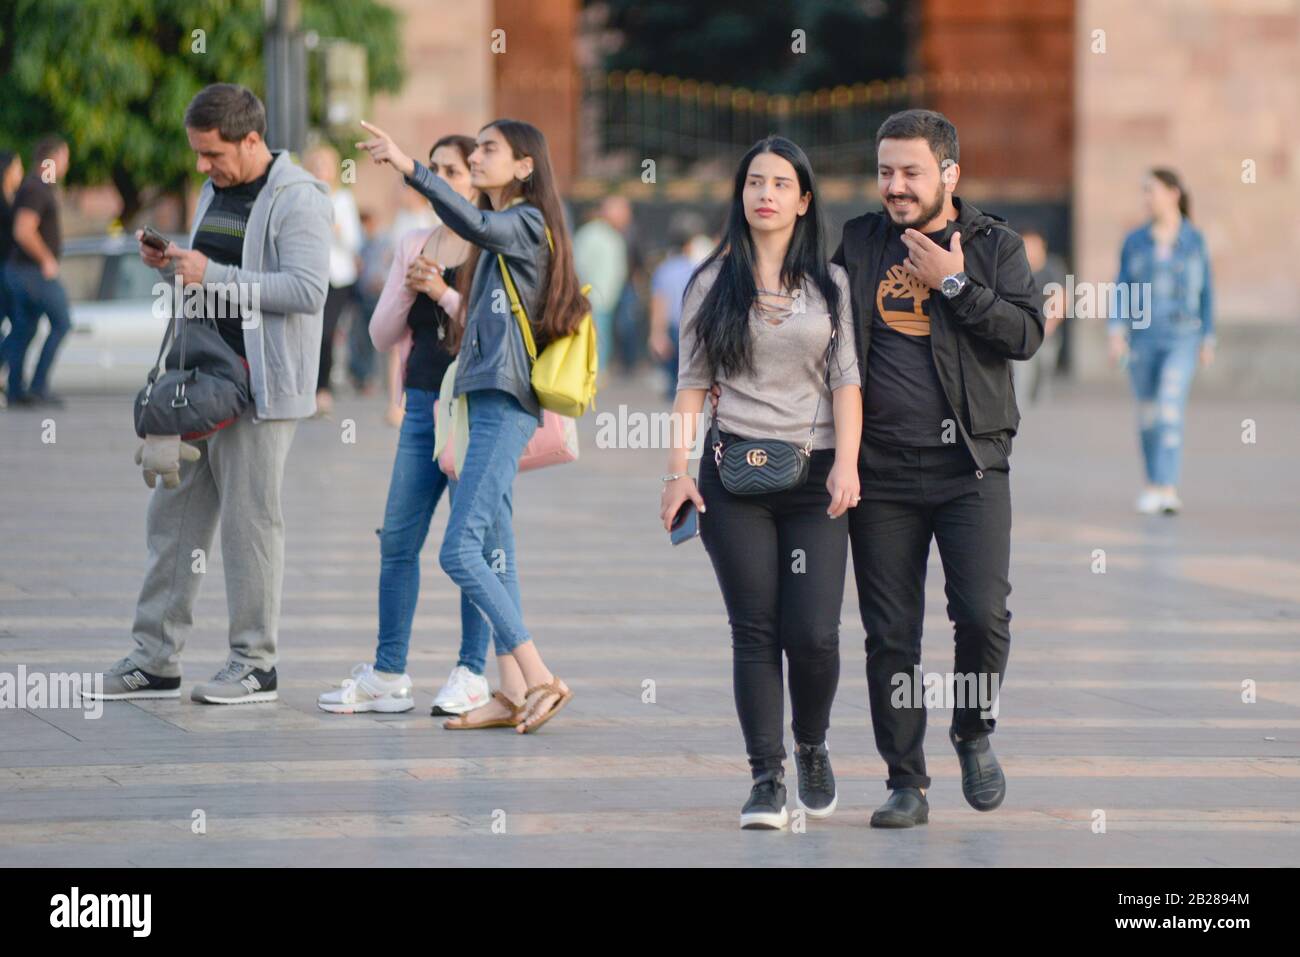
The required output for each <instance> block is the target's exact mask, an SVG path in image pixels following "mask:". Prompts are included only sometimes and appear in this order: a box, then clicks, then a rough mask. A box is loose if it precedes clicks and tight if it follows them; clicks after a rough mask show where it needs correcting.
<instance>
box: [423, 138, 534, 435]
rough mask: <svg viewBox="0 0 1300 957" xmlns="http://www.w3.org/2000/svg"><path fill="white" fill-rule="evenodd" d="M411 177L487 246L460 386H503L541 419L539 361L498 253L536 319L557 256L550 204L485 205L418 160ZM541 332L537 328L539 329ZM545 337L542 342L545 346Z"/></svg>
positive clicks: (471, 306)
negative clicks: (536, 387) (546, 209)
mask: <svg viewBox="0 0 1300 957" xmlns="http://www.w3.org/2000/svg"><path fill="white" fill-rule="evenodd" d="M406 182H407V183H408V184H410V185H411V186H412V187H414V188H415V189H416V190H417V191H418V192H419V193H420V194H421V195H423V196H424V197H425V198H427V199H428V200H429V202H430V203H432V204H433V210H434V212H436V213H437V214H438V217H439V218H440V219H441V220H442V221H443V223H445V224H446V226H447V228H448V229H450V230H451V231H452V232H454V233H456V234H457V235H458V236H461V237H463V238H464V239H466V240H468V241H469V242H471V243H473V244H474V245H476V246H478V247H480V248H481V249H482V253H481V254H480V255H479V260H478V266H477V268H476V269H475V270H474V278H473V281H472V283H471V285H470V292H469V303H468V306H467V308H466V310H465V336H464V338H463V339H462V340H461V347H460V353H459V355H458V356H457V363H456V387H455V389H454V392H455V394H456V395H457V396H460V395H464V394H465V393H467V392H476V391H480V390H483V389H499V390H501V391H502V392H508V393H510V394H511V395H513V396H514V397H515V398H516V399H518V400H519V404H520V405H522V406H523V407H524V409H525V410H526V411H528V412H530V413H532V414H533V415H535V416H537V418H538V419H539V420H540V419H541V417H542V407H541V405H540V403H538V401H537V393H536V392H534V391H533V384H532V361H531V360H530V359H529V358H528V350H527V348H526V347H525V346H524V337H523V333H521V332H520V331H519V325H518V320H516V319H515V316H514V313H512V312H511V311H510V301H509V299H508V298H507V296H506V290H505V283H504V281H503V280H502V278H501V270H500V268H499V266H498V265H497V253H501V254H502V255H503V256H504V257H505V260H506V265H507V266H508V267H509V269H510V277H511V279H512V280H513V281H514V284H515V288H516V289H517V290H518V292H519V298H520V300H521V301H522V302H523V305H524V310H525V311H526V312H527V314H528V317H529V320H530V321H532V322H536V321H537V320H536V317H537V316H539V315H540V313H541V305H542V293H543V292H544V284H545V282H546V276H547V270H548V269H549V267H550V261H551V250H550V247H549V246H548V245H547V241H546V222H545V220H544V219H543V218H542V211H541V210H540V209H538V208H537V207H536V206H533V205H532V204H531V203H519V204H517V205H514V206H511V207H510V208H508V209H502V210H485V209H479V207H477V206H475V205H474V204H473V203H471V202H470V201H469V200H467V199H465V198H464V197H463V196H461V195H460V194H459V193H457V192H456V191H455V190H454V189H452V188H451V187H450V186H448V185H447V183H446V182H445V181H444V180H443V179H442V178H441V177H439V176H437V175H436V174H435V173H433V172H432V171H431V170H429V169H428V167H426V166H425V165H424V164H423V163H420V162H419V161H418V160H417V161H416V163H415V170H414V171H413V172H412V173H411V175H410V176H408V177H406ZM533 334H534V336H536V335H537V332H536V330H535V329H534V332H533ZM542 345H543V344H542V343H540V342H539V343H538V347H539V348H541V346H542Z"/></svg>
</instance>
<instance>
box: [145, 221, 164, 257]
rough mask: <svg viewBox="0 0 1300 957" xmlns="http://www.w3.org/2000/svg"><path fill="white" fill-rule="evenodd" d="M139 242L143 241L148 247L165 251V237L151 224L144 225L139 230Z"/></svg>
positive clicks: (161, 251)
mask: <svg viewBox="0 0 1300 957" xmlns="http://www.w3.org/2000/svg"><path fill="white" fill-rule="evenodd" d="M140 242H142V243H144V244H145V245H146V246H148V247H149V248H150V249H156V250H158V252H160V253H165V252H166V251H167V237H166V236H164V235H163V234H162V233H160V232H158V230H156V229H154V228H153V227H152V226H144V227H143V228H141V230H140Z"/></svg>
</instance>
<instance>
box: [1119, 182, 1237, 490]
mask: <svg viewBox="0 0 1300 957" xmlns="http://www.w3.org/2000/svg"><path fill="white" fill-rule="evenodd" d="M1143 192H1144V195H1145V199H1146V204H1147V212H1148V214H1149V216H1150V219H1149V220H1148V221H1147V222H1146V223H1145V224H1143V225H1142V226H1139V227H1138V228H1137V229H1135V230H1133V231H1132V232H1131V233H1129V234H1128V236H1126V237H1125V238H1124V245H1123V248H1122V249H1121V250H1120V256H1119V278H1118V280H1117V286H1118V289H1119V296H1118V299H1117V303H1116V306H1117V308H1113V309H1112V310H1111V313H1110V319H1109V322H1108V330H1109V333H1110V356H1111V360H1112V361H1114V362H1115V363H1117V364H1120V365H1123V364H1127V366H1128V371H1129V377H1130V379H1131V381H1132V384H1133V393H1134V395H1135V396H1136V397H1137V401H1138V431H1139V438H1140V441H1141V447H1142V460H1143V463H1144V465H1145V468H1146V486H1145V487H1144V488H1143V490H1142V493H1141V494H1140V495H1139V496H1138V500H1137V510H1138V511H1139V512H1141V513H1142V514H1144V515H1154V514H1156V513H1158V512H1164V513H1165V514H1167V515H1172V514H1175V513H1176V512H1178V511H1179V510H1180V509H1181V508H1182V501H1181V500H1180V499H1179V497H1178V479H1179V474H1180V471H1181V468H1182V453H1183V418H1184V412H1185V410H1186V408H1187V397H1188V394H1189V392H1190V391H1191V386H1192V377H1193V375H1194V374H1195V372H1196V367H1197V363H1198V360H1199V363H1200V365H1201V366H1202V367H1204V366H1208V365H1209V364H1210V363H1211V362H1213V361H1214V296H1213V284H1212V282H1211V277H1210V255H1209V251H1208V249H1207V248H1206V245H1205V238H1204V237H1203V236H1202V235H1201V232H1200V230H1198V229H1197V228H1196V227H1195V226H1193V225H1192V223H1191V219H1190V216H1189V207H1190V200H1189V198H1188V195H1187V190H1186V189H1185V188H1184V186H1183V184H1182V183H1181V182H1180V181H1179V179H1178V176H1177V175H1176V174H1175V173H1173V172H1172V171H1171V170H1167V169H1153V170H1152V171H1151V172H1150V173H1149V174H1148V176H1147V178H1146V180H1145V182H1144V184H1143Z"/></svg>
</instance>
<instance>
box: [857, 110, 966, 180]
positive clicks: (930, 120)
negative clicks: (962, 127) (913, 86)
mask: <svg viewBox="0 0 1300 957" xmlns="http://www.w3.org/2000/svg"><path fill="white" fill-rule="evenodd" d="M881 140H925V141H926V143H928V144H929V146H930V152H931V153H933V154H934V158H935V160H936V161H937V162H938V164H939V167H940V169H942V168H943V162H944V160H952V161H953V162H954V163H959V162H961V157H960V148H959V147H958V145H957V127H955V126H953V125H952V121H950V120H949V119H948V117H946V116H944V115H943V114H942V113H936V112H935V111H934V110H903V111H902V112H901V113H895V114H893V115H892V116H889V117H888V118H886V120H885V122H883V123H881V124H880V129H878V130H876V152H877V153H879V152H880V141H881Z"/></svg>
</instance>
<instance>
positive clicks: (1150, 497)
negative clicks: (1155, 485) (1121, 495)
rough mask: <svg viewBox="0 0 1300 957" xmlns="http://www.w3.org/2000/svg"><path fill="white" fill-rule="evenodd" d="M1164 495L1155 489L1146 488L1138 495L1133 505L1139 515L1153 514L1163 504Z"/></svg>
mask: <svg viewBox="0 0 1300 957" xmlns="http://www.w3.org/2000/svg"><path fill="white" fill-rule="evenodd" d="M1164 502H1165V497H1164V495H1163V494H1161V493H1160V492H1158V491H1156V490H1155V489H1147V490H1146V491H1145V492H1143V493H1142V494H1141V495H1139V496H1138V499H1137V505H1135V506H1134V507H1135V508H1136V509H1137V510H1138V513H1139V514H1141V515H1155V514H1156V513H1157V512H1159V511H1160V509H1161V508H1162V507H1163V506H1164Z"/></svg>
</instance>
